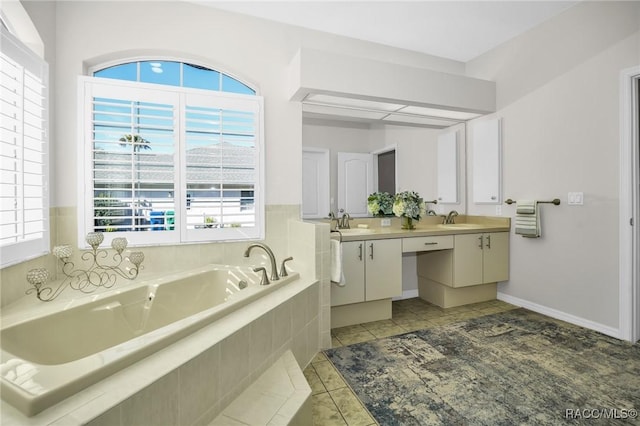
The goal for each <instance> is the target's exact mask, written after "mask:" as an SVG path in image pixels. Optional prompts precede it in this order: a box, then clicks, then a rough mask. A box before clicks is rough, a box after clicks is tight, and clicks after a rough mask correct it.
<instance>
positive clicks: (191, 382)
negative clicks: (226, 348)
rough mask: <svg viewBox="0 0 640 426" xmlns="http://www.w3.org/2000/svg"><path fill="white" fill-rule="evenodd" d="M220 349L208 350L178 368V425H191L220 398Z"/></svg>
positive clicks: (215, 347) (216, 347) (217, 347)
mask: <svg viewBox="0 0 640 426" xmlns="http://www.w3.org/2000/svg"><path fill="white" fill-rule="evenodd" d="M219 376H220V347H219V346H218V345H216V346H214V347H212V348H210V349H208V350H207V351H205V352H203V353H202V354H200V355H198V356H197V357H195V358H194V359H192V360H191V361H189V362H187V363H186V364H184V365H182V366H181V367H180V395H179V397H180V423H181V424H192V423H193V422H195V420H196V419H198V418H199V417H200V416H201V415H202V414H204V413H205V412H206V411H207V409H208V408H209V407H211V406H213V405H214V404H215V402H216V401H217V400H218V398H219V397H220V394H219V389H220V386H219V385H218V377H219Z"/></svg>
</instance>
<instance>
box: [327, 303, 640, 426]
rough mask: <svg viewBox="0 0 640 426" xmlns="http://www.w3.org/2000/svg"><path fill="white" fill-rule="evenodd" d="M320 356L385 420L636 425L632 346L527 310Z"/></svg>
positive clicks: (637, 381) (638, 368) (638, 351)
mask: <svg viewBox="0 0 640 426" xmlns="http://www.w3.org/2000/svg"><path fill="white" fill-rule="evenodd" d="M325 354H326V356H327V357H328V359H329V360H330V361H331V362H332V363H333V365H334V366H335V367H336V368H337V370H338V371H339V372H340V373H341V374H342V376H343V377H344V379H345V380H346V381H347V383H348V384H349V385H350V386H351V388H352V389H353V391H354V392H355V393H356V395H357V396H358V397H359V398H360V400H361V401H362V402H363V403H364V405H365V406H366V408H367V409H368V410H369V412H370V413H371V415H372V416H373V417H374V418H375V419H376V420H377V421H378V423H379V424H380V425H383V426H391V425H420V426H424V425H491V426H493V425H523V424H530V425H558V424H582V423H585V424H587V423H588V424H598V425H600V424H639V423H640V421H639V420H638V419H637V418H636V416H637V411H636V410H638V409H640V346H639V345H638V344H636V345H631V344H629V343H626V342H623V341H619V340H616V339H614V338H610V337H607V336H604V335H602V334H600V333H597V332H595V331H591V330H587V329H584V328H581V327H577V326H573V325H570V324H567V323H564V322H561V321H556V320H554V319H551V318H549V317H545V316H543V315H539V314H536V313H534V312H531V311H528V310H525V309H516V310H513V311H508V312H503V313H499V314H494V315H488V316H484V317H479V318H475V319H471V320H468V321H463V322H458V323H454V324H449V325H446V326H442V327H437V328H431V329H426V330H420V331H415V332H410V333H405V334H402V335H398V336H393V337H388V338H383V339H378V340H373V341H369V342H365V343H358V344H354V345H350V346H344V347H339V348H335V349H329V350H326V351H325ZM594 420H597V421H596V422H595V423H594Z"/></svg>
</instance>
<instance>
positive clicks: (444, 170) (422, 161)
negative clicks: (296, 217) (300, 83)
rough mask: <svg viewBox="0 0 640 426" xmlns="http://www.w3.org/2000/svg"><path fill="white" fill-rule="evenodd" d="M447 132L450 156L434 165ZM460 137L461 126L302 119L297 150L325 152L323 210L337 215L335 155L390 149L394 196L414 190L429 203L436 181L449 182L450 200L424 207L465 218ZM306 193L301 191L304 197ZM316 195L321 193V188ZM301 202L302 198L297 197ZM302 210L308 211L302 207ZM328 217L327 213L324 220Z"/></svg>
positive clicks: (436, 188) (462, 139)
mask: <svg viewBox="0 0 640 426" xmlns="http://www.w3.org/2000/svg"><path fill="white" fill-rule="evenodd" d="M450 133H453V134H454V135H455V138H454V139H455V141H454V142H455V143H454V145H455V153H456V155H455V156H453V155H451V153H449V155H446V156H441V157H442V158H440V160H439V154H438V140H439V137H440V135H442V134H450ZM465 137H466V135H465V124H464V123H461V124H457V125H455V126H452V127H449V128H446V129H432V128H426V127H415V126H399V125H382V124H375V123H365V122H355V121H344V120H340V119H330V118H316V117H304V118H303V123H302V145H303V150H309V149H316V150H318V149H320V150H326V151H328V152H329V164H330V165H329V179H328V182H324V185H326V186H327V187H328V194H329V209H330V211H334V212H336V213H339V211H338V209H339V205H338V204H339V203H338V195H339V192H340V191H339V189H338V152H342V153H345V152H346V153H362V154H372V153H382V152H387V151H390V150H392V149H393V150H395V156H396V158H395V161H396V170H395V187H396V188H395V189H396V191H406V190H411V191H416V192H418V193H419V194H420V196H422V197H423V198H424V199H425V200H433V199H436V198H437V197H438V194H439V184H438V182H439V181H441V182H445V181H447V182H449V183H451V180H455V181H456V183H455V194H456V197H455V199H453V198H451V197H449V198H447V199H446V200H445V199H443V200H442V201H441V202H439V203H438V205H429V208H430V209H433V210H435V211H436V212H438V213H446V212H448V211H449V210H451V209H454V208H455V210H457V211H458V212H459V213H460V214H463V213H465V211H466V205H465V191H466V189H465V176H464V168H465V167H464V165H465V149H464V145H465ZM449 144H451V142H449ZM449 146H450V147H451V145H449ZM374 173H375V168H374ZM440 175H442V176H440ZM373 180H374V186H373V190H372V192H374V191H377V190H378V184H377V176H374V178H373ZM318 183H319V185H320V187H322V186H323V183H322V182H321V181H320V182H318ZM449 188H451V185H449ZM311 190H312V189H310V188H304V189H303V191H305V192H307V191H311ZM316 191H324V189H318V190H316ZM303 198H305V199H306V198H308V197H305V196H303ZM303 210H305V211H306V210H308V209H305V207H304V206H303ZM328 213H329V212H328V211H327V212H326V213H325V214H324V216H326V215H328ZM348 213H351V212H348ZM321 217H323V216H321Z"/></svg>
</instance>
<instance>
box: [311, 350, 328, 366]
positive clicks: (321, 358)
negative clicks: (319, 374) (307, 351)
mask: <svg viewBox="0 0 640 426" xmlns="http://www.w3.org/2000/svg"><path fill="white" fill-rule="evenodd" d="M326 360H327V356H326V355H325V354H324V352H318V353H317V354H316V356H315V357H313V359H312V360H311V362H312V363H314V364H315V363H317V362H322V361H326Z"/></svg>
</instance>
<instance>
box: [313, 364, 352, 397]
mask: <svg viewBox="0 0 640 426" xmlns="http://www.w3.org/2000/svg"><path fill="white" fill-rule="evenodd" d="M313 368H314V369H315V370H316V373H317V374H318V377H319V378H320V380H321V381H322V384H323V385H324V387H325V388H326V389H327V390H329V391H331V390H335V389H340V388H344V387H346V386H347V384H346V383H345V382H344V380H343V379H342V376H341V375H340V373H338V371H337V370H336V369H335V367H334V366H333V364H331V363H330V362H329V361H325V362H319V363H317V364H313Z"/></svg>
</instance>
